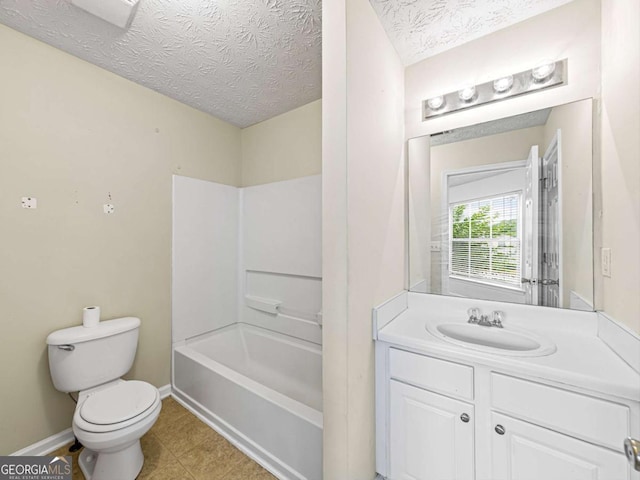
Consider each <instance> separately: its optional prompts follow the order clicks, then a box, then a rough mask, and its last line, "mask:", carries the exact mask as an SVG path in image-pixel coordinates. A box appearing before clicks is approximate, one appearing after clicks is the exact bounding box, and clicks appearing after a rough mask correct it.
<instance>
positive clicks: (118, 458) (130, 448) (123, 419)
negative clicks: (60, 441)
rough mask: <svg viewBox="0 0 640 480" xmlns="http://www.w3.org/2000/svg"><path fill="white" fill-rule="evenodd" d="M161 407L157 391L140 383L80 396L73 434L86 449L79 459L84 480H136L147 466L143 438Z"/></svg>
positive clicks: (124, 383) (110, 386) (115, 385)
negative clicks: (143, 467) (141, 439)
mask: <svg viewBox="0 0 640 480" xmlns="http://www.w3.org/2000/svg"><path fill="white" fill-rule="evenodd" d="M161 406H162V403H161V401H160V392H159V391H158V389H157V388H155V387H154V386H153V385H150V384H148V383H146V382H140V381H137V380H130V381H124V380H118V381H116V382H112V383H110V384H107V385H105V386H102V387H100V388H97V389H91V390H89V391H85V392H81V393H80V397H79V399H78V405H77V407H76V410H75V413H74V415H73V433H74V435H75V436H76V437H77V439H78V440H79V441H80V443H82V445H84V447H85V448H84V450H83V451H82V453H81V454H80V457H79V463H80V469H81V470H82V473H83V474H84V476H85V477H86V478H87V479H88V480H113V479H116V478H118V479H134V478H135V477H136V476H137V475H138V473H140V470H141V469H142V464H143V463H144V456H143V454H142V449H141V447H140V438H141V437H142V436H143V435H144V434H145V433H147V432H148V431H149V429H150V428H151V427H152V426H153V424H154V423H155V422H156V420H157V419H158V415H159V414H160V409H161Z"/></svg>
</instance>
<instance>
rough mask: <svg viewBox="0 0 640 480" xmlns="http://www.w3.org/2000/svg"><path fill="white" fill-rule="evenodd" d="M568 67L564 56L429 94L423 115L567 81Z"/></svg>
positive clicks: (424, 118) (525, 92)
mask: <svg viewBox="0 0 640 480" xmlns="http://www.w3.org/2000/svg"><path fill="white" fill-rule="evenodd" d="M567 68H568V65H567V59H566V58H565V59H564V60H558V61H557V62H549V63H546V64H543V65H539V66H537V67H535V68H532V69H530V70H525V71H523V72H520V73H514V74H513V75H505V76H504V77H501V78H496V79H494V80H491V81H489V82H486V83H482V84H480V85H475V86H473V85H469V86H467V87H465V88H462V89H460V90H459V91H455V92H450V93H447V94H446V95H437V96H434V97H431V98H428V99H427V100H425V101H423V102H422V119H423V120H428V119H430V118H433V117H440V116H442V115H446V114H447V113H453V112H457V111H459V110H463V109H467V108H473V107H478V106H480V105H485V104H487V103H491V102H498V101H500V100H505V99H507V98H513V97H516V96H519V95H526V94H528V93H533V92H537V91H539V90H545V89H547V88H551V87H558V86H560V85H564V84H565V83H566V78H567ZM474 89H475V90H474Z"/></svg>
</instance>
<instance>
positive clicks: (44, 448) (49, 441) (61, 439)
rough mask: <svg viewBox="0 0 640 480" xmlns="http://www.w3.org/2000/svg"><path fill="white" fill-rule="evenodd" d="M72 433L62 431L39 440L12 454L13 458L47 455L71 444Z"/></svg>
mask: <svg viewBox="0 0 640 480" xmlns="http://www.w3.org/2000/svg"><path fill="white" fill-rule="evenodd" d="M73 439H74V437H73V431H71V429H70V428H67V429H66V430H63V431H62V432H60V433H56V434H55V435H51V436H50V437H47V438H45V439H44V440H40V441H39V442H36V443H34V444H32V445H29V446H28V447H25V448H23V449H21V450H18V451H17V452H13V453H12V454H11V456H13V457H25V456H43V455H48V454H50V453H51V452H53V451H55V450H57V449H59V448H60V447H64V446H65V445H67V444H68V443H71V442H73Z"/></svg>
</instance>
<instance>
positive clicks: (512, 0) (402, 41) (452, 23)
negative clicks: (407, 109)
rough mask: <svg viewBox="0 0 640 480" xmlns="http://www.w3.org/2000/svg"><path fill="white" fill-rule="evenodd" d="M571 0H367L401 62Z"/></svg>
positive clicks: (448, 46)
mask: <svg viewBox="0 0 640 480" xmlns="http://www.w3.org/2000/svg"><path fill="white" fill-rule="evenodd" d="M571 1H572V0H370V2H371V5H373V8H374V9H375V10H376V13H377V14H378V17H380V21H381V23H382V25H383V26H384V28H385V30H386V32H387V35H388V36H389V39H390V40H391V43H393V46H394V47H395V49H396V51H397V52H398V54H399V55H400V58H401V59H402V61H403V62H404V64H405V65H411V64H413V63H416V62H418V61H420V60H423V59H425V58H427V57H430V56H432V55H436V54H438V53H441V52H443V51H445V50H448V49H450V48H453V47H457V46H458V45H462V44H463V43H466V42H469V41H471V40H474V39H476V38H479V37H482V36H484V35H487V34H489V33H492V32H495V31H496V30H500V29H502V28H505V27H508V26H510V25H513V24H514V23H518V22H521V21H523V20H525V19H527V18H530V17H533V16H535V15H539V14H541V13H543V12H546V11H547V10H551V9H552V8H556V7H559V6H560V5H564V4H565V3H569V2H571ZM532 41H535V40H532Z"/></svg>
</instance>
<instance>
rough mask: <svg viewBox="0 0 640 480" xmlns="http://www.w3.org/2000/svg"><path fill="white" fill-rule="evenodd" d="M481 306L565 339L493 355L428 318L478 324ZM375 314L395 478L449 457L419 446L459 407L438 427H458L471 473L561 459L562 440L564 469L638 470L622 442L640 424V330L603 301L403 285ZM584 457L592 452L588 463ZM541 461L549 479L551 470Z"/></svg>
mask: <svg viewBox="0 0 640 480" xmlns="http://www.w3.org/2000/svg"><path fill="white" fill-rule="evenodd" d="M405 306H406V308H405ZM470 307H477V308H479V309H480V310H481V312H482V313H483V314H490V313H491V312H492V311H494V310H500V311H502V312H504V320H503V324H504V326H505V329H508V328H509V327H513V328H518V329H522V330H527V331H529V332H531V333H533V334H537V335H540V336H543V337H545V338H547V339H549V340H551V341H552V342H553V343H554V344H555V345H556V347H557V350H556V351H555V352H554V353H552V354H548V355H544V356H537V357H522V356H520V357H518V356H510V355H509V354H508V353H505V354H500V355H498V354H491V353H487V352H482V351H479V350H474V349H471V348H467V347H464V346H459V345H455V344H452V343H449V342H447V341H445V340H442V339H439V338H437V337H436V336H434V335H432V334H431V333H429V332H428V331H427V329H426V325H427V324H439V323H461V324H464V325H466V322H467V319H468V313H467V309H468V308H470ZM373 320H374V339H375V340H376V409H377V411H376V432H377V433H376V442H377V448H376V450H377V455H376V457H377V459H376V465H377V471H378V472H379V473H381V474H382V475H384V476H385V477H388V478H404V477H402V476H401V475H402V473H406V472H407V471H409V470H412V469H413V470H412V471H413V472H414V473H413V475H416V473H415V472H424V471H425V470H421V469H428V470H427V471H429V472H431V473H433V471H432V470H430V469H431V468H432V467H431V465H434V464H435V463H437V462H438V461H439V460H433V459H432V460H430V461H429V462H426V460H425V461H423V460H421V459H420V458H419V455H418V454H417V451H418V450H417V449H422V450H424V449H428V448H437V446H435V447H434V445H430V442H435V441H436V439H435V438H436V437H434V435H435V434H434V433H433V432H432V433H425V432H426V431H428V430H429V429H420V427H416V428H414V427H413V426H412V425H417V424H418V423H419V422H421V421H428V422H432V421H433V420H434V417H431V415H436V416H438V418H440V415H441V412H447V414H446V415H444V414H443V415H444V416H445V417H446V418H447V420H442V418H440V419H441V420H442V421H443V422H445V423H446V425H447V426H438V427H437V428H438V429H440V430H439V431H438V435H441V436H443V438H442V442H446V440H445V439H444V437H446V436H447V435H448V434H451V435H452V437H451V438H452V439H454V440H452V441H454V442H455V445H454V449H453V451H454V453H452V454H451V453H446V455H449V456H452V457H451V460H452V462H454V463H455V464H458V465H459V468H460V470H459V472H462V473H461V476H460V477H459V478H476V479H487V478H493V479H503V478H505V479H506V478H510V477H508V473H507V470H508V468H511V469H512V470H511V471H512V472H513V471H514V470H513V468H515V469H518V468H523V466H524V465H528V463H527V462H534V464H540V465H544V464H545V462H546V464H549V462H550V461H552V460H550V458H551V457H553V456H554V455H555V453H553V452H554V451H556V450H558V451H559V450H563V451H565V453H566V452H568V453H567V455H566V456H565V457H563V458H562V459H560V460H558V462H560V463H559V464H558V465H559V467H558V468H559V470H557V471H559V472H562V471H564V470H562V469H563V468H574V467H575V468H576V469H577V470H575V471H576V472H582V469H592V470H589V471H593V472H597V473H595V474H596V477H594V478H620V479H636V478H638V477H637V474H636V473H632V472H631V470H629V469H628V468H627V464H626V459H625V458H624V455H623V449H622V442H623V440H624V439H625V438H626V437H627V436H632V437H637V436H638V434H639V433H640V373H639V372H638V371H637V370H635V369H634V368H632V366H631V364H633V361H634V357H635V356H636V355H637V353H638V351H639V350H638V346H639V345H640V339H638V337H637V336H634V335H633V334H631V333H630V332H628V331H626V330H624V329H621V327H620V326H618V325H617V324H616V323H614V322H613V321H611V320H610V319H607V318H605V317H604V316H603V315H601V314H598V313H596V312H578V311H569V310H561V309H552V308H544V307H533V306H527V305H516V304H506V303H500V302H489V301H480V300H473V299H460V298H454V297H444V296H438V295H426V294H418V293H406V292H403V293H401V294H399V295H397V296H396V297H394V298H393V299H391V300H390V301H388V302H386V303H385V304H383V305H381V306H380V307H378V308H376V309H374V314H373ZM477 328H480V329H482V328H495V327H482V326H477ZM599 335H602V336H603V337H605V338H601V336H599ZM613 348H616V351H614V350H613ZM625 359H626V360H625ZM635 361H636V363H637V359H635ZM628 362H629V363H628ZM636 366H637V365H636ZM456 399H459V400H456ZM433 409H440V410H438V412H440V413H433V412H435V411H436V410H433ZM458 410H459V411H458ZM463 414H464V415H463ZM458 417H460V419H458ZM443 418H444V417H443ZM598 419H602V420H601V421H600V420H598ZM447 422H449V423H447ZM430 425H431V427H430V428H431V431H433V428H434V425H435V424H433V423H430ZM443 425H444V424H443ZM494 427H495V428H494ZM541 427H542V428H541ZM505 429H506V434H505ZM409 438H411V439H412V440H411V442H410V443H403V442H406V441H408V440H407V439H409ZM523 438H526V439H528V440H526V441H530V443H529V444H528V446H526V447H523V446H522V445H524V443H518V442H521V441H522V442H524V440H522V439H523ZM474 439H475V440H474ZM525 443H526V442H525ZM416 445H418V447H416ZM518 445H520V446H518ZM518 448H521V450H518ZM523 449H524V450H523ZM526 449H530V450H526ZM525 450H526V452H525ZM400 451H402V452H403V453H402V455H400V454H399V452H400ZM474 451H475V454H474ZM412 452H413V453H412ZM544 452H547V453H544ZM549 452H551V453H549ZM442 454H443V455H445V453H444V452H442ZM446 455H445V456H446ZM468 455H471V458H475V459H476V460H475V462H476V464H475V465H474V464H473V460H471V463H469V460H468ZM474 455H475V457H474ZM545 455H550V456H551V457H549V458H546V459H545V458H544V456H545ZM554 458H555V457H554ZM558 458H559V457H558ZM578 458H584V459H588V461H587V462H586V463H583V464H581V465H579V463H580V462H579V461H578V460H577V459H578ZM553 461H555V460H553ZM416 462H417V463H416ZM445 463H446V462H445ZM454 463H452V464H454ZM465 465H466V466H467V467H469V472H475V477H472V476H470V475H472V473H469V472H466V470H465V467H464V466H465ZM469 465H471V466H469ZM507 465H510V466H509V467H508V468H507ZM440 466H442V465H440ZM445 468H446V467H445ZM540 468H542V470H539V471H538V470H536V472H537V474H538V475H542V476H539V477H538V478H543V477H544V475H547V470H544V468H546V467H540ZM549 468H551V467H549ZM554 468H555V467H554ZM416 469H417V470H416ZM523 471H526V469H525V470H523ZM585 471H586V470H585ZM465 472H466V473H465ZM441 473H442V472H441ZM467 473H468V475H467ZM398 475H400V477H398ZM420 475H422V473H417V477H418V478H422V477H421V476H420ZM445 475H446V474H445ZM576 475H577V478H582V477H580V475H584V473H579V474H578V473H576ZM634 475H635V476H634ZM456 478H458V477H456ZM523 478H529V477H526V476H525V477H523ZM531 478H533V477H531ZM544 478H547V477H544ZM548 478H552V477H548ZM589 478H591V477H589Z"/></svg>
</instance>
